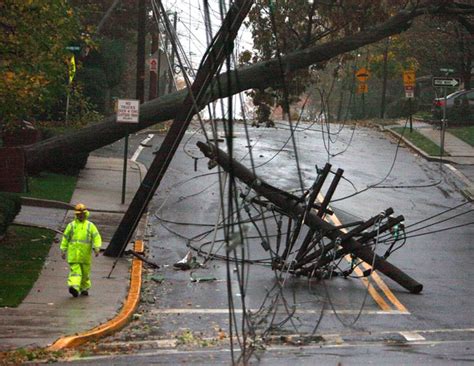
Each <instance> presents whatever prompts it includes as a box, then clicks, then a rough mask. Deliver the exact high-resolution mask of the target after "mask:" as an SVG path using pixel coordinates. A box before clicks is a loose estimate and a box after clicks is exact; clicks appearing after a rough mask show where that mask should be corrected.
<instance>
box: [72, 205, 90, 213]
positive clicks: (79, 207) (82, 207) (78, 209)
mask: <svg viewBox="0 0 474 366" xmlns="http://www.w3.org/2000/svg"><path fill="white" fill-rule="evenodd" d="M85 211H87V208H86V206H85V205H84V204H83V203H78V204H77V205H76V206H75V207H74V213H75V214H80V213H83V212H85Z"/></svg>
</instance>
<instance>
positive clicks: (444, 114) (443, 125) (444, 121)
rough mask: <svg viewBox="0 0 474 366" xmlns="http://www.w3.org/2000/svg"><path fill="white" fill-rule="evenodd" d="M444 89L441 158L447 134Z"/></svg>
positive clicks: (445, 90)
mask: <svg viewBox="0 0 474 366" xmlns="http://www.w3.org/2000/svg"><path fill="white" fill-rule="evenodd" d="M443 89H444V105H443V119H442V120H441V156H443V155H444V135H445V133H446V102H447V100H446V93H447V89H446V87H444V88H443Z"/></svg>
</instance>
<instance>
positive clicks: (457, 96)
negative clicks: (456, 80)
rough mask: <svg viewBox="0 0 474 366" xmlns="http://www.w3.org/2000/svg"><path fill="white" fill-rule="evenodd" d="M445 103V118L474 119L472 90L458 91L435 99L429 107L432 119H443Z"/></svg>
mask: <svg viewBox="0 0 474 366" xmlns="http://www.w3.org/2000/svg"><path fill="white" fill-rule="evenodd" d="M445 103H446V116H447V118H448V119H451V120H466V121H469V120H473V119H474V89H469V90H458V91H456V92H454V93H452V94H449V95H447V96H446V99H445V98H444V97H441V98H435V99H434V100H433V105H432V107H431V112H432V114H433V118H435V119H441V118H443V108H444V104H445Z"/></svg>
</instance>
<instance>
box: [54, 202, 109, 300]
mask: <svg viewBox="0 0 474 366" xmlns="http://www.w3.org/2000/svg"><path fill="white" fill-rule="evenodd" d="M74 213H75V218H74V220H73V221H71V222H70V223H69V224H68V225H67V227H66V230H65V231H64V235H63V239H62V241H61V256H62V258H63V259H66V254H67V262H68V264H69V267H70V272H69V277H68V281H67V284H68V286H69V293H70V294H71V295H72V296H74V297H77V296H78V295H79V294H81V295H84V296H88V295H89V289H90V287H91V277H90V275H91V258H92V251H94V253H95V256H96V257H97V256H98V255H99V250H100V247H101V245H102V238H101V237H100V234H99V231H98V230H97V228H96V226H95V225H94V224H93V223H92V222H90V221H88V220H87V219H88V218H89V215H90V213H89V211H88V210H87V208H86V206H84V205H83V204H82V203H79V204H77V205H76V206H75V207H74Z"/></svg>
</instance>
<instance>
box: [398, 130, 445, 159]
mask: <svg viewBox="0 0 474 366" xmlns="http://www.w3.org/2000/svg"><path fill="white" fill-rule="evenodd" d="M393 130H394V131H395V132H398V133H399V134H402V133H403V136H404V137H405V138H406V139H408V140H409V141H410V142H411V143H412V144H413V145H415V146H416V147H418V148H419V149H421V150H423V151H424V152H425V153H427V154H428V155H432V156H438V155H441V148H440V147H439V146H438V145H437V144H435V143H434V142H433V141H431V140H430V139H428V138H426V137H425V136H423V135H422V134H421V133H419V132H418V131H416V130H413V132H410V130H409V129H408V128H406V129H405V132H403V127H394V128H393ZM444 155H448V154H447V153H446V152H445V153H444Z"/></svg>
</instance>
